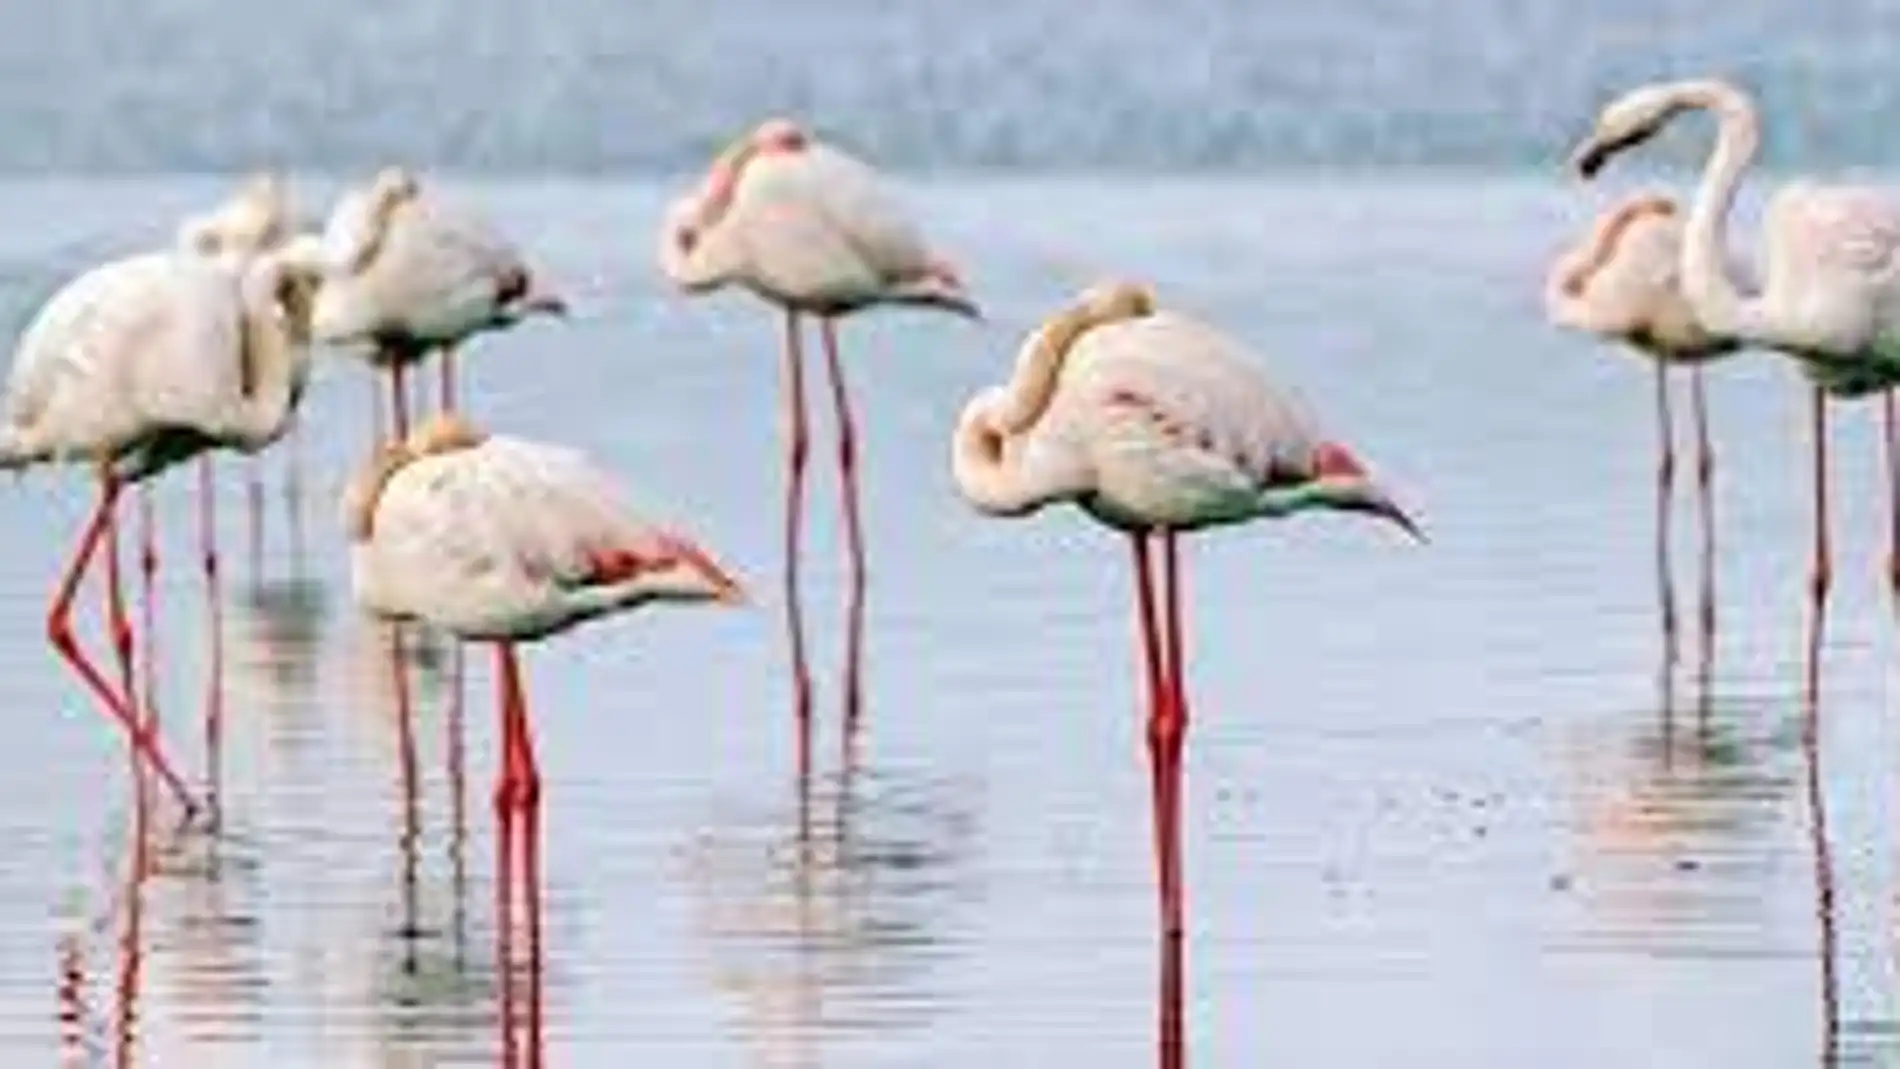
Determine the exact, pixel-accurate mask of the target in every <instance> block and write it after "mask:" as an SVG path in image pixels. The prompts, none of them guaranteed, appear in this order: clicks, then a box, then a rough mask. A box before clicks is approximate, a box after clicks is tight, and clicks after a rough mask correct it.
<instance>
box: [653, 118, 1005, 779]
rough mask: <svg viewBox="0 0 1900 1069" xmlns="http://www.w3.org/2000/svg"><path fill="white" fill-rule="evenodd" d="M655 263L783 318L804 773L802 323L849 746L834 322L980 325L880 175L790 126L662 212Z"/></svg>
mask: <svg viewBox="0 0 1900 1069" xmlns="http://www.w3.org/2000/svg"><path fill="white" fill-rule="evenodd" d="M658 260H659V265H660V269H661V271H662V272H663V273H664V274H665V275H666V276H667V278H668V279H670V280H671V281H672V282H673V283H674V284H675V285H676V286H678V287H679V288H680V289H681V290H683V291H685V292H687V293H691V294H700V293H707V292H711V291H714V290H718V289H721V288H723V287H726V286H729V285H738V286H740V287H742V288H744V289H747V290H750V291H752V292H753V293H754V294H757V295H758V296H759V297H761V298H763V299H764V300H766V301H768V302H770V303H772V304H775V305H778V306H779V307H781V308H783V309H784V311H785V372H784V375H785V391H786V394H787V397H786V409H787V412H788V415H789V419H788V422H789V437H788V440H787V452H786V474H787V482H786V491H785V561H786V564H785V572H786V574H785V602H786V605H785V611H786V624H787V631H788V633H789V635H790V640H791V645H792V661H793V677H794V679H793V684H794V691H795V693H794V701H795V703H796V705H795V708H796V712H797V720H798V723H799V725H800V738H801V748H800V752H801V762H803V761H804V760H805V758H804V757H803V756H802V755H803V753H804V745H803V740H804V738H805V736H806V735H807V734H808V727H807V725H808V724H809V721H810V707H811V680H810V675H809V672H808V670H807V668H806V665H805V657H804V649H803V640H802V638H801V635H800V627H799V621H800V619H801V613H800V607H799V592H798V575H797V559H798V555H799V551H798V547H799V513H800V511H801V509H802V507H803V499H804V476H805V455H806V448H807V438H806V430H805V386H804V372H803V357H802V354H801V351H800V330H799V322H798V317H799V314H800V313H809V314H811V315H813V316H816V317H817V318H818V320H819V324H820V328H821V333H822V336H823V340H824V346H825V362H826V368H827V370H828V372H829V376H830V380H831V396H832V403H833V406H834V408H835V409H836V414H837V434H838V471H839V481H840V483H841V487H840V489H841V492H842V496H843V514H844V527H845V538H846V542H847V547H848V552H849V557H850V565H851V579H850V582H851V598H850V605H849V613H848V619H849V629H848V635H847V652H846V663H847V670H846V691H845V711H846V712H845V715H846V724H847V731H846V737H847V739H848V738H850V736H851V731H850V727H851V725H854V724H855V723H856V718H857V711H858V708H859V705H860V702H861V697H860V691H859V685H860V684H859V665H860V663H861V662H860V658H861V656H862V645H861V642H862V639H861V634H862V631H863V620H864V583H865V560H864V534H863V522H862V517H861V513H860V509H859V503H858V480H857V428H856V421H855V420H854V419H853V417H852V410H851V401H850V396H849V392H848V390H847V388H846V384H845V378H844V369H843V366H842V365H841V364H840V362H839V359H838V339H837V319H838V318H839V317H840V316H844V315H848V314H850V313H853V312H857V311H861V310H864V309H867V308H872V307H875V306H878V305H910V306H920V307H925V308H935V309H939V310H942V311H947V312H951V313H954V314H956V315H960V316H964V317H967V318H970V319H979V318H980V313H979V312H978V309H977V306H976V304H975V303H974V302H973V301H972V300H971V298H970V296H969V293H968V291H967V290H966V289H965V287H964V284H963V281H962V279H961V277H960V276H959V275H958V273H957V271H956V270H955V269H954V268H952V267H951V266H950V265H949V264H948V263H947V262H946V261H944V260H943V259H941V258H939V257H938V256H936V255H934V254H933V253H932V252H931V251H930V249H929V247H928V246H927V245H926V243H925V241H924V238H923V236H922V234H921V233H920V232H919V230H918V228H917V227H916V225H915V224H913V223H912V222H911V220H910V216H909V213H908V212H907V211H906V210H905V209H904V208H903V207H902V206H901V205H900V204H899V203H898V202H897V200H896V198H895V197H894V196H893V195H892V194H891V193H890V192H889V191H888V190H887V189H886V187H885V184H884V181H883V179H882V178H881V176H879V174H878V173H877V172H876V171H875V170H873V169H872V168H871V167H870V166H869V165H868V164H866V163H864V162H863V161H862V160H859V159H858V158H856V157H854V156H852V155H849V154H848V153H846V152H844V151H842V150H840V149H838V148H835V147H833V146H831V145H828V144H826V143H825V142H823V141H820V140H818V139H817V138H815V137H813V136H811V135H810V134H809V133H807V132H806V131H805V130H804V129H803V128H802V127H800V126H799V125H798V124H796V123H794V122H792V121H791V120H789V119H784V118H773V119H768V120H766V121H765V122H763V123H761V124H760V125H759V126H758V127H757V128H755V129H754V130H753V131H752V132H751V133H749V134H747V135H746V136H743V137H741V138H739V139H738V140H737V141H735V142H734V143H733V144H732V145H731V146H729V147H728V148H727V149H726V150H725V151H724V152H723V153H721V154H720V156H719V157H718V159H716V160H715V161H714V162H713V164H712V167H711V169H710V170H709V172H708V173H707V175H706V176H705V179H704V180H703V181H702V182H701V184H700V186H699V188H698V189H697V190H695V191H694V192H693V193H692V194H690V195H687V196H682V197H680V198H677V199H675V200H674V201H673V202H672V203H671V204H670V205H669V206H668V207H667V210H666V216H665V221H664V223H663V224H662V226H661V233H660V243H659V254H658Z"/></svg>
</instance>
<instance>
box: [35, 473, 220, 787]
mask: <svg viewBox="0 0 1900 1069" xmlns="http://www.w3.org/2000/svg"><path fill="white" fill-rule="evenodd" d="M122 486H123V484H122V483H120V481H119V479H118V477H117V476H115V475H113V474H112V473H110V472H103V473H101V476H100V486H99V501H98V504H97V505H96V506H95V507H94V509H93V514H92V518H91V519H90V520H89V521H88V522H87V524H86V527H85V529H84V531H83V533H81V535H80V537H79V542H78V544H77V545H76V546H75V547H74V550H73V556H72V560H71V562H70V563H69V564H68V565H67V568H66V574H65V576H64V577H63V578H62V579H61V580H60V584H59V590H58V592H57V593H56V594H54V596H53V603H52V605H51V606H50V607H49V608H48V610H47V614H46V638H47V641H48V642H49V643H51V644H52V646H53V649H54V650H55V651H56V652H57V653H58V654H59V656H60V658H61V659H62V660H64V661H65V662H66V663H67V665H68V666H69V667H71V668H72V670H73V671H74V672H75V673H77V674H78V676H79V678H80V681H81V682H83V683H84V684H85V686H86V689H88V690H90V691H91V692H92V695H93V697H94V698H95V699H97V700H98V701H99V702H100V704H102V705H104V706H105V708H106V712H107V713H108V714H109V715H111V716H112V718H113V719H115V720H117V721H118V722H119V726H120V727H121V728H123V729H124V730H125V732H126V735H127V737H128V738H129V739H130V740H131V744H132V749H133V751H134V753H135V754H136V755H137V756H139V757H142V758H143V759H144V760H145V761H147V762H149V763H150V764H151V766H152V767H153V768H154V769H155V770H157V772H158V774H159V777H160V778H161V779H163V780H164V781H165V788H166V789H167V790H169V791H171V793H172V794H173V796H174V797H176V798H177V799H178V802H179V804H180V805H181V806H182V807H183V808H184V810H185V813H186V815H187V816H190V815H191V814H192V813H193V812H195V810H196V807H195V806H194V805H193V804H192V800H191V792H190V791H188V790H186V789H185V784H184V781H183V780H181V779H179V778H178V773H176V772H174V771H173V770H172V766H171V762H170V761H167V760H166V759H165V754H164V752H163V751H162V750H161V749H160V748H159V745H158V741H157V739H156V737H155V736H154V734H153V732H152V731H151V729H150V728H149V727H147V726H146V725H144V724H141V723H140V722H139V721H138V719H137V718H136V717H135V716H134V715H133V712H132V708H131V704H130V696H129V695H127V694H122V693H120V692H118V691H115V690H114V689H113V687H112V684H111V683H109V682H107V681H106V677H105V675H104V673H102V672H100V671H99V668H98V667H97V666H96V665H94V664H93V663H92V660H91V659H90V658H88V657H87V656H86V655H85V653H84V651H82V650H81V649H80V648H79V643H78V641H77V640H76V639H75V638H74V636H73V625H72V614H73V602H74V601H75V600H76V599H77V597H78V594H79V584H80V582H81V581H82V580H84V578H85V575H86V568H87V565H88V564H90V563H91V561H92V558H93V555H94V554H96V553H98V552H99V548H100V546H101V545H102V544H103V542H104V541H105V537H106V533H107V532H108V531H109V530H110V529H111V526H112V513H113V510H114V509H115V508H116V507H117V505H118V501H119V493H120V491H121V489H122Z"/></svg>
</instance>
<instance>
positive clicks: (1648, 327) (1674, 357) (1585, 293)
mask: <svg viewBox="0 0 1900 1069" xmlns="http://www.w3.org/2000/svg"><path fill="white" fill-rule="evenodd" d="M1681 265H1682V218H1681V213H1680V210H1679V209H1678V207H1677V206H1676V203H1675V201H1673V200H1671V199H1669V198H1667V197H1662V196H1658V195H1655V194H1649V193H1642V194H1636V195H1633V196H1630V197H1626V198H1624V199H1623V200H1621V201H1619V202H1618V203H1616V204H1615V205H1613V206H1612V207H1611V208H1610V210H1608V211H1606V212H1604V213H1603V214H1602V215H1601V216H1599V217H1598V219H1597V220H1596V222H1595V224H1594V225H1593V226H1592V227H1591V228H1590V232H1589V234H1587V235H1586V236H1585V237H1584V238H1583V240H1582V241H1580V242H1578V243H1577V245H1576V246H1574V247H1573V248H1571V249H1569V250H1568V251H1566V252H1565V253H1564V254H1563V255H1562V256H1560V257H1559V258H1558V260H1557V263H1556V264H1555V265H1554V266H1553V267H1552V269H1551V271H1550V274H1549V276H1548V277H1547V279H1546V284H1545V288H1544V310H1545V314H1546V315H1547V316H1548V317H1549V318H1550V320H1551V322H1553V323H1555V324H1557V325H1558V326H1562V327H1568V328H1570V329H1572V330H1579V331H1584V332H1586V333H1590V334H1595V335H1598V336H1600V337H1603V338H1607V339H1612V340H1615V341H1621V342H1624V343H1626V344H1627V345H1629V346H1631V347H1632V348H1634V349H1635V350H1637V351H1638V352H1641V353H1643V354H1644V355H1646V356H1649V357H1651V358H1652V359H1656V360H1661V361H1664V362H1666V363H1674V364H1693V363H1701V362H1704V361H1707V360H1712V359H1715V358H1716V357H1720V356H1725V355H1728V354H1730V353H1733V352H1734V351H1735V349H1736V344H1735V342H1734V341H1733V340H1732V339H1729V338H1724V337H1720V336H1718V335H1716V334H1714V333H1713V332H1712V331H1710V330H1709V329H1707V328H1706V327H1704V326H1703V325H1702V323H1701V322H1700V321H1699V320H1698V319H1697V318H1696V315H1695V310H1694V309H1693V308H1692V307H1690V305H1689V300H1688V298H1687V297H1686V296H1684V294H1683V292H1682V281H1681V275H1682V271H1681Z"/></svg>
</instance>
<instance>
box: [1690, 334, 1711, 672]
mask: <svg viewBox="0 0 1900 1069" xmlns="http://www.w3.org/2000/svg"><path fill="white" fill-rule="evenodd" d="M1690 375H1691V378H1690V382H1691V384H1692V385H1693V386H1694V388H1695V431H1696V448H1697V451H1698V452H1697V456H1696V492H1697V496H1698V497H1700V498H1701V506H1702V509H1701V511H1702V658H1703V663H1704V664H1705V665H1706V664H1709V663H1711V662H1712V661H1713V658H1714V654H1713V650H1714V647H1715V447H1714V446H1713V445H1712V444H1711V443H1710V441H1709V395H1708V387H1707V385H1706V384H1705V382H1704V381H1703V373H1702V365H1700V364H1697V365H1696V366H1695V368H1694V370H1693V371H1691V372H1690Z"/></svg>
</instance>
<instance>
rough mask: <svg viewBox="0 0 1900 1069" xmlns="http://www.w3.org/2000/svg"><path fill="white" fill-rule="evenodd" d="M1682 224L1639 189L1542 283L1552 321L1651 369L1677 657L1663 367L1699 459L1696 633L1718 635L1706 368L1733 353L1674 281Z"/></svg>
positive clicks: (1671, 632) (1671, 450) (1668, 646)
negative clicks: (1687, 394)
mask: <svg viewBox="0 0 1900 1069" xmlns="http://www.w3.org/2000/svg"><path fill="white" fill-rule="evenodd" d="M1681 249H1682V220H1681V218H1680V212H1679V209H1678V208H1677V205H1676V202H1675V201H1673V200H1671V199H1670V198H1668V197H1664V196H1659V195H1657V194H1653V193H1642V194H1635V195H1632V196H1630V197H1627V198H1625V199H1624V200H1622V201H1620V202H1618V203H1617V204H1616V205H1615V206H1613V207H1612V208H1611V209H1610V210H1609V211H1606V212H1604V213H1603V214H1602V215H1601V216H1599V217H1598V218H1597V220H1596V222H1595V224H1594V225H1593V226H1592V227H1591V228H1590V233H1589V234H1588V235H1587V236H1586V237H1585V238H1584V239H1583V241H1582V242H1580V243H1579V244H1578V245H1577V246H1576V247H1574V248H1572V249H1570V250H1568V251H1567V252H1565V253H1564V254H1563V255H1562V256H1561V257H1559V258H1558V261H1557V263H1556V265H1555V266H1554V267H1553V268H1552V269H1551V271H1550V274H1549V276H1548V277H1547V278H1546V280H1545V286H1544V309H1545V313H1546V314H1547V315H1548V316H1549V317H1550V320H1551V321H1552V322H1553V323H1556V324H1557V325H1559V326H1563V327H1569V328H1571V329H1574V330H1580V331H1586V332H1588V333H1591V334H1596V335H1600V336H1602V337H1605V338H1610V339H1613V340H1616V341H1620V342H1623V343H1625V344H1626V345H1628V346H1629V347H1631V348H1632V349H1634V350H1636V351H1637V352H1638V353H1641V354H1642V355H1643V356H1646V357H1648V358H1649V359H1650V360H1651V361H1652V362H1654V363H1655V365H1656V433H1657V439H1656V441H1657V450H1658V453H1659V455H1660V460H1659V463H1658V464H1657V467H1656V572H1657V581H1658V584H1659V589H1660V590H1661V591H1662V618H1663V638H1664V646H1665V650H1666V652H1667V658H1668V661H1669V662H1670V663H1674V661H1675V659H1676V609H1675V595H1674V594H1673V593H1672V592H1671V589H1670V588H1671V581H1670V567H1669V501H1670V491H1671V488H1672V486H1673V482H1674V477H1675V468H1676V457H1675V446H1674V440H1675V430H1674V421H1673V420H1672V419H1671V417H1670V405H1669V369H1670V367H1671V366H1672V365H1680V366H1684V367H1687V368H1688V369H1689V376H1690V378H1689V381H1690V387H1691V391H1692V394H1691V396H1692V397H1693V400H1694V406H1695V430H1696V442H1697V447H1698V451H1699V452H1698V456H1697V463H1696V486H1697V491H1698V496H1699V498H1700V504H1701V520H1702V621H1701V623H1702V635H1703V641H1704V643H1705V644H1706V643H1707V642H1708V640H1709V639H1710V637H1711V636H1713V635H1714V633H1715V615H1714V614H1715V594H1714V589H1715V571H1714V569H1715V502H1714V478H1715V452H1714V449H1713V448H1712V447H1711V446H1710V444H1709V409H1708V396H1707V393H1706V390H1705V387H1704V384H1703V365H1704V364H1705V363H1707V362H1708V361H1710V360H1713V359H1716V358H1718V357H1723V356H1727V355H1729V354H1731V353H1733V352H1735V350H1736V345H1735V343H1734V341H1733V340H1731V339H1728V338H1723V337H1719V336H1717V335H1715V334H1712V333H1710V332H1709V331H1708V330H1706V329H1704V328H1703V326H1702V324H1701V323H1700V322H1698V321H1697V320H1696V317H1695V313H1694V312H1693V311H1691V310H1690V308H1689V303H1688V301H1687V299H1686V298H1684V296H1683V294H1682V286H1681V284H1680V282H1679V281H1678V278H1679V275H1680V271H1679V270H1678V267H1679V264H1680V255H1681Z"/></svg>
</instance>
